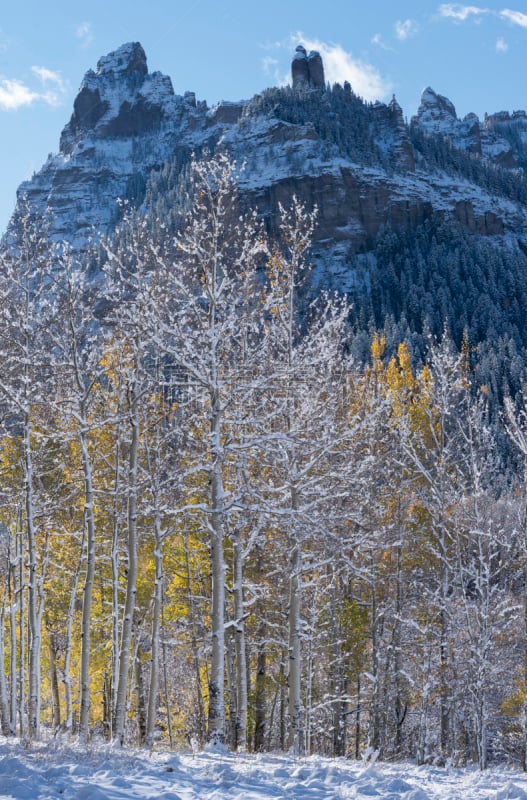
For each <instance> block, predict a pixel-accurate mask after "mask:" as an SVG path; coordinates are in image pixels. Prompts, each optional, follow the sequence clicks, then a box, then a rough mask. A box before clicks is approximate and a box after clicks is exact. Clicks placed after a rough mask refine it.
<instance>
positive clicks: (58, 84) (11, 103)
mask: <svg viewBox="0 0 527 800" xmlns="http://www.w3.org/2000/svg"><path fill="white" fill-rule="evenodd" d="M31 71H32V72H33V74H34V75H35V76H36V77H37V78H38V79H39V81H40V83H41V85H42V88H41V89H40V90H38V91H37V90H36V89H34V88H31V87H30V86H28V85H27V84H26V83H24V82H23V81H21V80H18V78H3V77H0V111H16V110H17V109H19V108H23V107H24V106H30V105H33V103H37V102H43V103H46V105H48V106H60V105H61V104H62V101H63V99H64V95H65V93H66V84H65V83H64V81H63V79H62V77H61V76H60V74H59V73H58V72H54V71H53V70H50V69H48V68H47V67H31Z"/></svg>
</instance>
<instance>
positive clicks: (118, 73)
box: [60, 42, 174, 155]
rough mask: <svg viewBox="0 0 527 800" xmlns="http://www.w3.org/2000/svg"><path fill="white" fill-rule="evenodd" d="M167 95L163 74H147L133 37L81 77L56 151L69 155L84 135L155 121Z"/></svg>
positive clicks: (125, 131)
mask: <svg viewBox="0 0 527 800" xmlns="http://www.w3.org/2000/svg"><path fill="white" fill-rule="evenodd" d="M173 97H174V90H173V88H172V82H171V80H170V78H169V77H168V76H166V75H162V74H161V73H159V72H154V73H151V74H149V72H148V67H147V62H146V55H145V51H144V50H143V48H142V46H141V45H140V44H139V42H131V43H128V44H124V45H122V46H121V47H119V48H118V49H117V50H115V51H113V52H112V53H109V54H108V55H106V56H103V57H102V58H100V59H99V61H98V62H97V69H96V71H93V70H91V69H90V70H88V72H87V73H86V75H85V76H84V79H83V81H82V83H81V86H80V89H79V93H78V94H77V97H76V98H75V101H74V103H73V114H72V116H71V119H70V121H69V123H68V125H66V127H65V128H64V130H63V132H62V136H61V142H60V149H61V152H63V153H65V154H67V155H68V154H70V153H71V152H72V149H73V147H74V146H75V144H76V143H77V142H78V141H79V140H80V138H81V137H82V136H83V135H85V134H92V135H95V136H99V137H100V136H102V137H108V136H116V137H122V136H130V135H137V134H139V133H143V132H144V131H145V130H147V129H150V128H152V127H155V126H159V123H160V121H161V120H162V119H163V117H165V116H166V112H167V106H168V105H170V101H171V100H172V98H173Z"/></svg>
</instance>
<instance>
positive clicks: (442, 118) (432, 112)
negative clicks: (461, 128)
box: [412, 86, 457, 132]
mask: <svg viewBox="0 0 527 800" xmlns="http://www.w3.org/2000/svg"><path fill="white" fill-rule="evenodd" d="M414 120H415V121H416V122H417V124H419V125H420V126H421V127H426V128H427V129H428V130H429V131H432V130H433V131H434V132H436V131H439V130H440V129H441V128H443V127H444V126H445V125H446V126H447V127H449V126H451V125H452V123H454V122H456V121H457V116H456V109H455V107H454V104H453V103H452V102H451V101H450V100H449V99H448V97H444V96H443V95H442V94H437V92H434V90H433V89H432V88H431V87H430V86H428V87H427V88H426V89H425V90H424V92H423V93H422V95H421V103H420V105H419V108H418V110H417V116H416V117H413V119H412V122H414Z"/></svg>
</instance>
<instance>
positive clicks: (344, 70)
mask: <svg viewBox="0 0 527 800" xmlns="http://www.w3.org/2000/svg"><path fill="white" fill-rule="evenodd" d="M299 42H301V43H302V44H303V45H304V47H305V48H306V49H307V50H318V52H319V53H320V55H321V56H322V60H323V61H324V73H325V77H326V81H328V82H329V83H343V82H344V81H349V83H350V84H351V86H352V88H353V91H354V92H355V93H356V94H358V95H361V96H362V97H364V99H365V100H379V99H381V98H384V97H387V96H388V95H389V94H390V93H391V92H392V90H393V89H392V85H391V83H390V82H389V81H388V80H386V79H385V78H383V77H382V75H381V74H380V72H379V71H378V69H377V68H376V67H374V66H373V65H372V64H368V63H366V62H365V61H361V60H360V59H357V58H354V56H352V54H351V53H349V52H348V51H347V50H345V49H344V48H343V47H342V45H340V44H334V43H333V42H322V41H321V40H320V39H310V38H309V37H307V36H304V35H303V34H302V33H297V34H295V35H294V36H292V37H291V42H290V44H289V46H291V45H297V44H298V43H299ZM293 49H294V48H293Z"/></svg>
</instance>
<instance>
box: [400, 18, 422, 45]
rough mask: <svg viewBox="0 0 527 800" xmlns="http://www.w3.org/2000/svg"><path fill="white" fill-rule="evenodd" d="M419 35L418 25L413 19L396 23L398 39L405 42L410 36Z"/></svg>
mask: <svg viewBox="0 0 527 800" xmlns="http://www.w3.org/2000/svg"><path fill="white" fill-rule="evenodd" d="M416 33H417V24H416V23H415V22H414V21H413V20H411V19H405V20H404V22H402V21H401V20H397V22H396V23H395V35H396V36H397V38H398V39H399V40H400V41H401V42H404V41H405V39H409V38H410V36H415V34H416Z"/></svg>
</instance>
